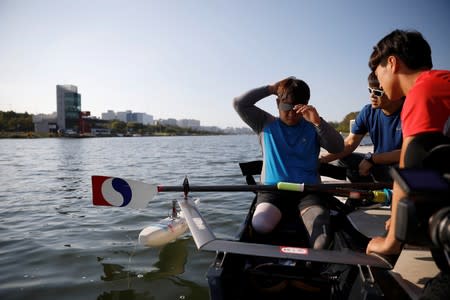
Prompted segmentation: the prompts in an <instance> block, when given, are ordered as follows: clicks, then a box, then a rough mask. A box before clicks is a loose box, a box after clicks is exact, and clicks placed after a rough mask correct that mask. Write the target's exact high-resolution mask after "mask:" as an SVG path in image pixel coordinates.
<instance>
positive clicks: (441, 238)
mask: <svg viewBox="0 0 450 300" xmlns="http://www.w3.org/2000/svg"><path fill="white" fill-rule="evenodd" d="M439 153H440V152H439ZM449 154H450V147H447V148H446V151H444V155H443V156H439V157H441V158H440V159H437V160H432V162H434V161H436V162H437V163H438V164H439V165H440V164H441V162H442V161H443V160H442V157H444V158H447V157H448V155H449ZM240 166H241V169H242V173H243V175H244V176H246V179H247V185H221V186H190V185H189V183H188V181H187V179H185V183H183V185H182V186H160V185H158V186H157V185H154V184H147V183H143V182H138V181H134V180H130V179H122V178H117V177H109V176H95V175H94V176H92V187H93V189H92V192H93V194H92V196H93V199H92V200H93V204H94V205H100V206H115V207H132V208H144V207H146V206H147V204H148V202H149V201H150V200H151V199H152V198H153V197H154V196H155V195H156V194H157V193H159V192H168V191H183V192H184V197H181V198H179V199H178V205H179V207H180V208H181V212H182V214H183V215H182V219H183V222H186V223H187V225H188V227H189V229H190V231H191V234H192V237H193V239H194V242H195V244H196V246H197V248H198V249H199V250H201V251H213V252H215V253H216V256H215V258H214V261H213V263H212V264H211V266H210V267H209V269H208V272H207V279H208V284H209V288H210V296H211V299H212V300H218V299H220V300H222V299H277V298H279V299H299V298H305V299H311V298H314V299H380V298H382V299H415V298H417V297H415V296H414V295H417V294H415V293H411V291H408V289H407V288H406V287H405V285H404V284H402V283H401V282H402V281H401V280H399V278H398V276H396V275H395V274H393V273H394V272H391V271H390V270H391V269H392V267H393V265H394V263H395V259H396V258H395V257H394V258H393V259H394V260H391V259H392V257H391V258H386V257H382V256H380V255H366V254H365V249H366V247H367V243H368V242H369V237H368V236H365V235H364V234H362V233H361V232H359V231H358V228H357V227H356V225H354V223H353V222H352V220H351V219H350V216H351V215H352V214H353V213H354V212H355V211H361V207H360V206H361V204H363V205H366V204H367V203H365V202H364V200H377V201H380V200H381V201H383V199H382V198H383V197H379V196H380V195H382V194H383V193H378V194H376V193H373V191H367V190H368V189H371V188H375V189H378V188H383V187H385V184H373V183H371V184H369V185H367V186H365V185H364V184H357V183H356V184H354V183H331V184H329V183H321V184H317V185H305V184H291V183H287V184H285V183H278V184H277V185H276V186H271V185H256V182H255V180H254V178H253V176H254V175H257V174H259V172H260V171H261V162H250V163H244V164H240ZM433 166H434V165H433ZM432 169H433V170H430V169H428V170H426V169H417V170H415V169H404V170H395V169H393V170H392V171H393V172H392V176H393V178H394V179H395V180H396V181H397V182H399V184H400V186H401V187H402V188H403V189H404V190H405V191H408V198H407V199H402V200H401V201H400V203H399V206H398V211H397V218H399V222H400V223H399V224H402V225H403V226H398V227H397V228H396V238H398V239H399V240H400V241H402V242H408V244H409V243H411V242H412V243H414V244H413V245H422V246H425V247H428V248H429V249H430V250H431V253H432V255H433V257H432V259H433V260H434V262H435V263H436V265H437V266H438V267H439V269H440V270H441V271H442V272H443V274H444V276H441V277H440V276H439V275H437V276H436V277H435V278H434V279H436V281H435V282H437V284H432V286H433V288H432V289H431V293H433V294H434V293H435V292H436V295H441V294H445V293H447V294H445V295H448V293H450V291H448V289H447V288H446V287H447V286H448V282H445V280H446V279H445V278H447V277H445V276H448V272H449V266H450V260H449V259H448V257H449V252H448V249H450V246H449V244H450V243H449V241H450V238H449V237H450V233H449V228H450V227H449V226H448V224H449V219H450V207H449V206H448V199H449V192H450V189H449V187H450V186H449V178H450V177H449V176H448V171H449V169H448V166H445V167H444V173H442V172H441V173H439V172H436V170H434V169H437V170H440V169H439V168H437V167H433V168H432ZM327 171H329V170H328V168H322V167H321V168H320V170H319V172H320V174H321V175H323V176H327V177H334V175H336V174H333V171H332V172H331V174H327V173H330V172H327ZM324 173H325V174H324ZM330 175H331V176H330ZM417 178H421V179H423V182H419V180H417ZM338 179H342V178H339V177H338ZM424 183H425V184H424ZM285 189H287V190H295V191H300V192H301V191H315V192H321V193H322V196H323V197H326V199H327V201H328V202H329V204H330V205H329V206H330V208H331V212H332V213H331V228H332V229H333V231H334V241H333V244H332V248H331V249H328V250H317V249H310V248H308V245H307V244H308V243H307V242H306V241H307V238H306V235H305V232H304V228H303V226H302V224H301V222H300V221H299V218H298V214H297V213H296V212H295V213H294V214H293V215H292V216H289V215H287V216H283V220H282V221H281V222H280V224H279V226H278V227H277V228H276V230H275V231H274V232H273V233H272V234H270V235H266V236H261V235H258V234H256V233H255V232H253V230H252V227H251V225H250V221H251V219H252V215H253V212H254V209H255V205H256V197H255V198H254V200H253V203H252V204H251V206H250V209H249V211H248V214H247V217H246V218H245V220H244V222H243V223H242V225H241V227H240V230H239V231H238V234H237V236H236V238H235V239H233V240H224V239H218V238H216V236H215V235H214V232H213V231H212V230H211V228H210V227H209V225H208V224H207V222H206V221H205V219H204V218H203V216H202V215H201V213H200V211H199V210H198V208H197V205H196V202H195V201H194V200H193V199H192V198H191V197H190V195H188V194H189V192H190V191H199V192H208V191H215V192H217V191H225V192H227V191H228V192H230V191H232V192H236V191H248V192H257V191H273V190H285ZM385 194H387V193H385ZM334 195H338V196H345V197H348V199H347V201H345V203H343V202H341V201H339V200H338V199H337V198H335V197H334ZM352 198H355V199H357V200H356V201H348V200H351V199H352ZM175 213H177V212H175V208H174V214H173V215H172V219H175V218H178V217H180V218H181V216H180V215H178V214H176V216H175ZM164 224H165V225H164V226H166V227H168V225H167V224H166V223H164ZM164 226H160V227H158V228H156V231H151V232H150V235H152V233H153V232H156V233H157V234H156V235H157V238H156V239H157V240H158V239H159V240H164V243H165V242H168V241H170V240H172V239H175V238H176V237H177V236H179V235H180V234H182V233H183V232H184V230H186V229H185V228H186V227H185V224H184V227H183V230H180V231H177V233H176V234H174V235H172V233H171V232H168V231H167V230H166V229H167V228H165V227H164ZM147 233H148V232H147ZM160 234H163V236H164V238H161V236H160ZM166 237H167V239H166ZM142 240H143V241H144V238H143V239H142ZM147 242H148V240H147ZM164 243H162V244H164ZM144 244H145V243H144ZM147 244H148V243H147ZM394 270H395V269H394ZM433 276H434V275H433ZM434 279H433V280H434ZM443 280H444V281H443ZM442 282H443V283H444V284H443V285H442V284H441V283H442ZM436 286H438V288H436ZM419 295H420V293H419ZM441 298H442V297H441ZM444 298H445V299H448V297H447V296H446V297H444Z"/></svg>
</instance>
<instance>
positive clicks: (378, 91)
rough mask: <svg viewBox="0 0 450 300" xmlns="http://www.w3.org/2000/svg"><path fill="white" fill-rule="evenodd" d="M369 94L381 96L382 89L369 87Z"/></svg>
mask: <svg viewBox="0 0 450 300" xmlns="http://www.w3.org/2000/svg"><path fill="white" fill-rule="evenodd" d="M369 94H371V95H372V94H374V95H375V96H377V97H383V95H384V91H383V90H382V89H376V88H371V87H369Z"/></svg>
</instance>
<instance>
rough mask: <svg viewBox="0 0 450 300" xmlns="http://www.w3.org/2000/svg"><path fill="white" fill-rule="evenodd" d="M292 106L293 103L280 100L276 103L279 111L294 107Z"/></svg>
mask: <svg viewBox="0 0 450 300" xmlns="http://www.w3.org/2000/svg"><path fill="white" fill-rule="evenodd" d="M294 106H295V105H294V104H290V103H283V102H280V104H278V109H279V110H281V111H290V110H293V109H294Z"/></svg>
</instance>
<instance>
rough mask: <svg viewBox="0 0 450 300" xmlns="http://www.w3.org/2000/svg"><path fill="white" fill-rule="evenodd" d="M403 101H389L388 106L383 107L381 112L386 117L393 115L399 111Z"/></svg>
mask: <svg viewBox="0 0 450 300" xmlns="http://www.w3.org/2000/svg"><path fill="white" fill-rule="evenodd" d="M403 102H404V99H401V100H396V101H389V103H388V105H386V106H385V107H383V108H382V109H381V110H382V111H383V113H384V114H385V115H386V116H390V115H392V114H394V113H396V112H397V111H398V110H399V109H401V107H402V105H403Z"/></svg>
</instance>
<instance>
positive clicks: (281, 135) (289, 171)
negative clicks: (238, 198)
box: [261, 118, 320, 184]
mask: <svg viewBox="0 0 450 300" xmlns="http://www.w3.org/2000/svg"><path fill="white" fill-rule="evenodd" d="M261 145H262V148H263V156H264V166H263V171H262V174H261V181H262V182H263V183H264V184H276V183H278V182H280V181H285V182H296V183H308V184H315V183H319V181H320V177H319V174H318V156H319V152H320V145H319V139H318V135H317V132H316V129H315V128H314V125H312V124H311V123H309V122H307V121H305V120H303V119H302V120H301V121H300V122H299V123H298V124H297V125H294V126H287V125H286V124H284V123H283V122H282V121H281V120H280V119H278V118H277V119H276V120H275V121H274V122H272V123H270V124H268V125H267V126H266V127H265V128H264V129H263V131H262V141H261Z"/></svg>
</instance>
